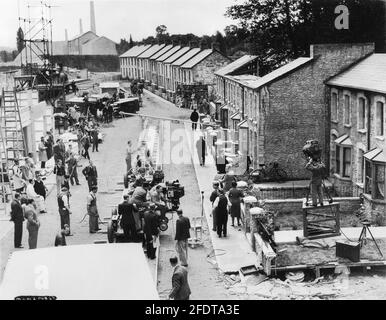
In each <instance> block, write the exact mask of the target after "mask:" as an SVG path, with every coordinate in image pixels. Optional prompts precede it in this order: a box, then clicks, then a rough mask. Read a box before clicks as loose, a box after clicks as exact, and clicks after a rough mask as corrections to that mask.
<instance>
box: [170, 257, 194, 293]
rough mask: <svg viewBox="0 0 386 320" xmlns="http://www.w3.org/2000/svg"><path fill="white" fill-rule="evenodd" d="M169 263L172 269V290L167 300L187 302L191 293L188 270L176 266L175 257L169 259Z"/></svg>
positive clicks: (176, 260)
mask: <svg viewBox="0 0 386 320" xmlns="http://www.w3.org/2000/svg"><path fill="white" fill-rule="evenodd" d="M169 261H170V265H171V266H172V268H173V276H172V287H173V288H172V291H171V292H170V294H169V299H174V300H189V297H190V294H191V291H190V287H189V283H188V269H186V268H185V267H184V266H180V265H179V264H178V259H177V257H171V258H170V260H169Z"/></svg>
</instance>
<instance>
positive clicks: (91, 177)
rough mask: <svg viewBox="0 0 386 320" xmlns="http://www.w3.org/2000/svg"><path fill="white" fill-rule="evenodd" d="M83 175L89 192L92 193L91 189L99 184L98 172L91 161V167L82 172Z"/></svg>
mask: <svg viewBox="0 0 386 320" xmlns="http://www.w3.org/2000/svg"><path fill="white" fill-rule="evenodd" d="M82 173H83V175H84V176H85V178H86V180H87V183H88V188H89V191H91V188H92V187H93V186H97V184H98V172H97V169H96V167H95V166H94V164H93V162H92V161H91V160H90V161H89V165H88V166H87V167H85V168H84V169H83V170H82Z"/></svg>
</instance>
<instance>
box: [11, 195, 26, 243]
mask: <svg viewBox="0 0 386 320" xmlns="http://www.w3.org/2000/svg"><path fill="white" fill-rule="evenodd" d="M11 221H13V223H14V225H15V234H14V246H15V248H23V247H22V245H21V239H22V237H23V221H24V215H23V207H22V206H21V203H20V193H18V192H16V193H15V197H14V199H13V200H12V202H11Z"/></svg>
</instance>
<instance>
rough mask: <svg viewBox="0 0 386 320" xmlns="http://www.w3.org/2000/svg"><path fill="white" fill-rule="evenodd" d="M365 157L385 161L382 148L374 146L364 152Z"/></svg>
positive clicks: (385, 157)
mask: <svg viewBox="0 0 386 320" xmlns="http://www.w3.org/2000/svg"><path fill="white" fill-rule="evenodd" d="M363 156H364V157H365V158H366V159H368V160H371V161H376V162H383V163H386V156H385V153H384V152H383V150H382V149H379V148H375V149H373V150H370V151H368V152H366V153H365V154H364V155H363Z"/></svg>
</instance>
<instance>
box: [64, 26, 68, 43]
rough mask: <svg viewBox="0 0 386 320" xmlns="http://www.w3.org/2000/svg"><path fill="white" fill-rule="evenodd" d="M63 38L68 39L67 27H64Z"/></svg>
mask: <svg viewBox="0 0 386 320" xmlns="http://www.w3.org/2000/svg"><path fill="white" fill-rule="evenodd" d="M64 39H65V40H66V42H67V41H68V31H67V29H64Z"/></svg>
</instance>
